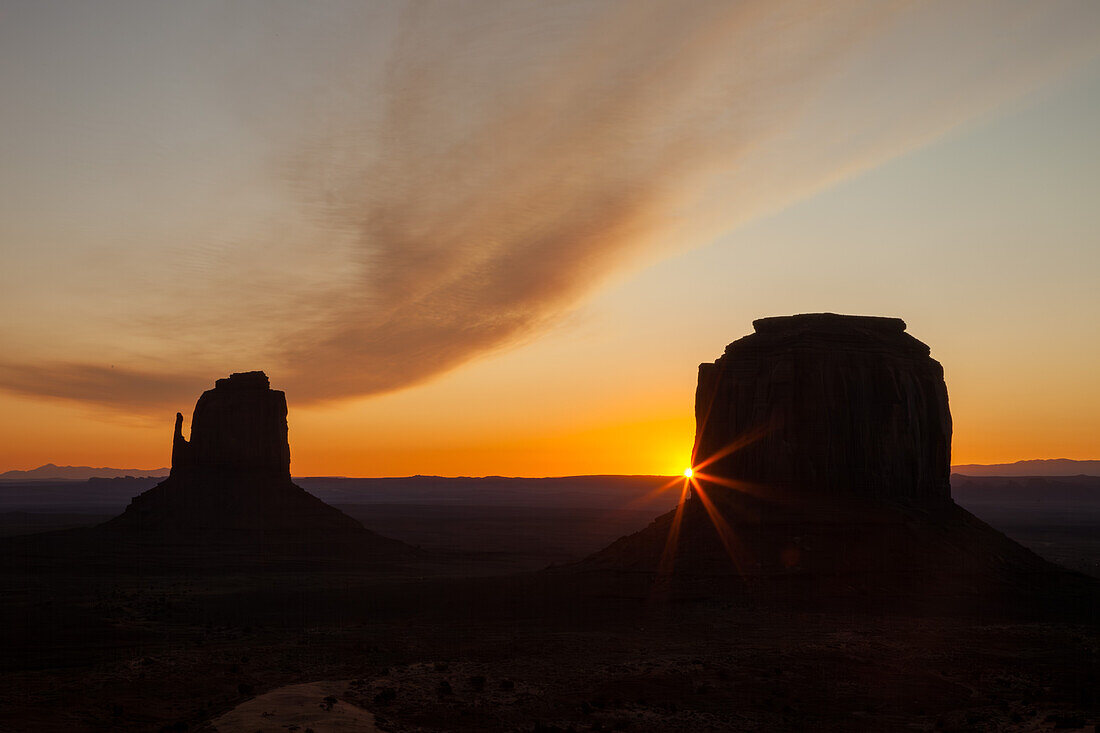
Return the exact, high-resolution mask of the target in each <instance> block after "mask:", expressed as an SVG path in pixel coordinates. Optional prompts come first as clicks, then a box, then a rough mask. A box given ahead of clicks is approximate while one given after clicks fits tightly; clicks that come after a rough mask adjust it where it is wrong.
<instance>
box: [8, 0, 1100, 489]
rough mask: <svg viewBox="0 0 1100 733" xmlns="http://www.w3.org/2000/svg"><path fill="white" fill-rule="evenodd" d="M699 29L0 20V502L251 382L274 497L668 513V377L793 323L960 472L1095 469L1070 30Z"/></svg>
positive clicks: (960, 25) (60, 7)
mask: <svg viewBox="0 0 1100 733" xmlns="http://www.w3.org/2000/svg"><path fill="white" fill-rule="evenodd" d="M693 8H694V10H693V12H691V13H685V12H683V8H682V6H681V5H680V4H678V3H674V2H665V1H663V0H654V1H652V2H649V1H647V2H640V3H613V2H563V3H553V4H545V5H544V4H537V3H535V4H529V5H517V6H515V7H514V8H512V9H511V10H510V11H509V12H502V11H501V9H500V6H498V5H496V4H493V3H483V2H478V1H475V2H470V3H461V4H460V3H427V4H425V5H421V6H415V7H414V6H413V5H412V4H409V3H406V2H402V1H400V0H395V1H394V2H382V3H369V4H360V3H352V2H330V3H321V4H317V5H314V4H309V5H308V6H301V7H299V6H293V5H292V6H278V7H276V6H266V5H251V4H248V3H244V4H239V5H236V4H235V5H233V6H229V7H225V6H223V5H220V4H217V3H205V2H199V3H186V4H175V3H139V2H125V1H122V0H119V1H118V2H108V3H104V4H98V3H97V4H94V5H88V4H82V3H56V4H54V3H13V4H11V5H10V6H5V8H4V10H3V11H2V15H0V21H2V22H0V93H2V94H3V98H4V99H5V100H6V102H5V104H4V105H3V108H2V109H0V123H2V124H0V129H3V130H4V133H3V135H2V136H0V160H2V161H3V165H0V304H2V309H3V311H2V312H3V313H4V318H3V319H0V343H2V344H3V347H4V348H3V349H2V350H0V415H3V417H2V418H0V472H3V471H6V470H9V469H30V468H33V467H36V466H39V465H42V464H45V463H51V462H52V463H55V464H59V465H90V466H114V467H120V468H143V469H147V468H157V467H162V466H166V465H168V463H169V461H170V452H171V436H172V427H173V418H174V415H175V413H176V412H177V411H178V412H181V413H183V415H184V424H185V432H186V429H187V426H188V425H189V424H190V419H191V412H192V410H193V408H194V405H195V400H196V399H197V398H198V396H199V394H201V392H202V391H203V390H205V389H209V388H211V387H212V386H213V383H214V380H215V379H218V378H221V377H224V376H227V375H228V374H229V373H231V372H237V371H248V370H263V371H265V372H266V373H267V374H268V376H269V377H270V379H271V386H272V388H274V389H280V390H284V391H285V392H286V395H287V401H288V404H289V411H290V412H289V424H290V443H291V459H292V464H291V466H292V471H293V472H294V474H295V475H299V476H301V475H347V476H401V475H412V474H434V475H467V476H484V475H509V476H554V475H581V474H659V475H667V476H679V475H680V474H682V475H683V476H684V477H685V479H686V480H692V479H693V478H699V477H700V475H701V473H702V472H705V466H698V465H694V464H693V463H692V462H691V455H690V454H691V450H692V443H693V437H694V433H695V415H694V400H695V387H696V379H697V367H698V365H699V364H700V363H703V362H712V361H714V360H715V359H716V358H718V357H719V356H720V355H721V354H722V351H723V349H724V348H725V346H726V344H728V343H729V342H731V341H733V340H735V339H738V338H740V337H742V336H744V335H746V334H748V333H750V332H751V331H752V321H753V320H754V319H756V318H761V317H766V316H773V315H786V314H793V313H800V312H820V311H829V312H836V313H852V314H867V315H885V316H896V317H899V318H902V319H904V320H905V321H906V322H907V324H908V332H909V333H910V334H911V335H912V336H914V337H915V338H917V339H920V340H921V341H923V342H925V343H927V344H928V345H929V346H930V347H931V350H932V357H933V358H934V359H936V360H938V361H939V362H940V363H941V364H942V365H943V367H944V370H945V374H946V382H947V386H948V390H949V394H950V403H951V410H952V415H953V418H954V440H953V446H952V456H951V459H952V463H953V464H964V463H1002V462H1012V461H1016V460H1022V459H1032V458H1072V459H1096V458H1100V381H1098V380H1097V379H1096V374H1097V373H1098V372H1100V341H1098V340H1097V339H1096V337H1095V332H1096V324H1097V323H1100V294H1098V290H1097V288H1096V283H1095V279H1096V274H1097V273H1098V272H1100V243H1098V242H1097V234H1096V232H1097V231H1100V210H1098V209H1097V207H1096V206H1095V202H1096V201H1097V200H1100V177H1098V176H1097V175H1096V171H1097V170H1100V141H1098V139H1097V136H1096V134H1095V131H1096V130H1097V129H1100V60H1098V56H1100V5H1097V4H1093V3H1086V2H1068V1H1067V2H1052V3H1049V4H1043V5H1042V6H1036V5H1033V4H1031V3H1024V2H1005V3H985V2H977V3H973V4H967V5H966V6H965V7H959V6H956V5H954V4H950V3H894V2H886V3H867V2H858V1H853V2H850V3H821V2H809V1H807V2H796V3H790V4H782V5H781V6H780V5H776V4H772V3H769V2H763V1H762V0H761V1H759V2H747V3H738V4H730V3H723V2H714V3H709V2H702V3H698V4H697V5H695V6H693ZM685 465H688V466H689V467H688V468H686V469H685V468H684V466H685ZM693 471H694V476H693ZM677 485H679V484H677Z"/></svg>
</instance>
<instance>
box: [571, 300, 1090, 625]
mask: <svg viewBox="0 0 1100 733" xmlns="http://www.w3.org/2000/svg"><path fill="white" fill-rule="evenodd" d="M753 326H754V328H755V332H754V333H752V334H750V335H748V336H745V337H744V338H741V339H738V340H737V341H734V342H733V343H731V344H730V345H729V346H728V347H727V348H726V350H725V353H724V354H723V355H722V356H721V357H720V358H719V359H718V360H716V361H715V362H714V363H711V364H702V365H700V367H699V383H698V388H697V391H696V399H695V416H696V438H695V448H694V452H693V453H694V455H693V459H692V464H693V468H694V478H693V479H692V481H690V482H689V483H688V484H687V485H686V487H685V488H686V491H685V495H686V496H688V498H687V500H686V501H684V502H683V503H682V504H681V505H680V506H679V507H678V508H677V509H676V510H674V511H671V512H669V513H668V514H666V515H663V516H661V517H659V518H658V519H656V520H655V521H654V522H653V524H651V525H650V526H649V527H648V528H646V529H644V530H642V531H640V532H638V533H635V534H633V535H630V536H628V537H623V538H621V539H620V540H618V541H617V542H615V543H613V544H612V545H610V546H609V547H607V548H606V549H604V550H602V551H601V552H599V553H597V554H596V555H593V556H592V557H590V558H588V560H586V561H584V562H582V563H581V564H579V565H578V566H577V568H578V569H581V570H611V571H614V572H620V573H622V572H626V573H631V574H634V575H635V576H636V575H637V574H638V573H642V574H650V575H652V576H654V577H655V579H656V586H655V587H657V588H663V589H665V590H670V591H672V592H676V593H680V594H685V595H689V596H691V595H694V596H707V595H713V594H715V593H726V592H728V591H729V589H730V587H731V586H733V587H734V588H737V589H740V590H741V591H744V592H745V593H746V594H748V595H750V596H753V597H758V598H762V597H769V596H774V595H780V596H783V597H794V598H798V599H801V600H803V601H806V602H809V603H819V602H824V601H825V599H829V598H838V597H847V598H849V599H851V598H857V599H858V598H864V599H874V601H873V602H876V603H877V602H879V601H882V600H883V599H887V598H890V599H894V600H897V599H904V600H905V601H906V603H908V604H911V605H912V606H913V607H921V608H932V607H937V606H938V605H940V603H941V601H942V602H943V603H944V604H948V605H951V606H953V607H955V608H958V607H959V605H960V603H961V604H963V605H969V606H981V605H983V604H988V603H990V602H994V603H996V602H1005V603H1015V602H1018V601H1019V600H1020V599H1024V601H1025V602H1028V600H1029V599H1030V600H1036V599H1038V598H1039V597H1040V595H1041V594H1042V593H1047V594H1048V595H1049V594H1050V593H1055V592H1057V593H1058V594H1059V597H1060V598H1062V600H1064V601H1066V602H1068V603H1071V604H1072V603H1075V602H1077V601H1081V602H1085V600H1084V599H1086V598H1095V597H1096V594H1095V590H1096V589H1095V585H1096V584H1094V583H1090V582H1089V581H1087V580H1086V579H1084V578H1078V577H1076V576H1072V575H1071V574H1070V573H1069V572H1068V571H1064V570H1062V569H1061V568H1058V567H1057V566H1054V565H1052V564H1050V563H1048V562H1046V561H1044V560H1042V559H1041V558H1039V557H1038V556H1037V555H1035V554H1034V553H1032V552H1031V551H1030V550H1027V549H1025V548H1024V547H1022V546H1020V545H1018V544H1017V543H1015V542H1013V541H1012V540H1010V539H1008V538H1007V537H1005V536H1004V535H1003V534H1001V533H1000V532H998V531H996V530H994V529H992V528H991V527H989V526H988V525H986V524H984V523H983V522H981V521H980V520H978V519H977V518H975V517H974V516H973V515H971V514H970V513H969V512H967V511H965V510H963V509H962V508H960V507H959V506H958V505H956V504H955V503H954V502H953V501H952V499H951V494H950V491H951V489H950V483H949V476H950V449H951V414H950V410H949V408H948V398H947V388H946V385H945V383H944V378H943V369H942V367H941V366H940V364H939V363H938V362H936V361H935V360H934V359H932V358H931V356H930V350H929V347H928V346H927V345H925V344H923V343H921V342H920V341H918V340H917V339H915V338H913V337H912V336H910V335H909V334H907V333H906V332H905V323H904V322H903V321H901V320H899V319H896V318H879V317H867V316H845V315H836V314H832V313H814V314H804V315H796V316H787V317H777V318H764V319H760V320H757V321H754V322H753ZM1063 592H1066V593H1068V594H1069V595H1068V596H1066V595H1065V594H1064V593H1063ZM1082 593H1083V595H1081V594H1082ZM1010 597H1011V598H1012V599H1014V600H1013V601H1009V600H1008V599H1009V598H1010ZM869 602H870V601H869Z"/></svg>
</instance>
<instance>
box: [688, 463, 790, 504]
mask: <svg viewBox="0 0 1100 733" xmlns="http://www.w3.org/2000/svg"><path fill="white" fill-rule="evenodd" d="M695 479H696V480H697V481H706V482H707V483H710V484H717V485H719V486H725V487H726V488H729V489H733V490H735V491H739V492H741V493H742V494H748V495H749V496H755V497H756V498H758V499H768V500H772V501H775V500H778V499H779V498H780V497H778V496H777V495H776V494H775V492H773V491H770V490H768V488H767V487H765V486H761V485H760V484H754V483H752V482H750V481H740V480H737V479H728V478H724V477H722V476H715V475H714V474H712V473H705V472H703V471H699V470H696V471H695Z"/></svg>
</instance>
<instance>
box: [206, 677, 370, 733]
mask: <svg viewBox="0 0 1100 733" xmlns="http://www.w3.org/2000/svg"><path fill="white" fill-rule="evenodd" d="M347 686H348V683H347V681H346V680H345V681H342V682H340V681H336V682H307V683H305V684H302V685H287V686H286V687H279V688H277V689H275V690H272V691H271V692H268V693H267V694H265V695H260V696H259V697H255V698H252V699H251V700H249V701H248V702H243V703H241V704H240V705H238V706H237V707H235V708H233V709H232V710H230V711H229V712H228V713H226V714H225V715H222V716H220V717H218V718H215V719H214V720H213V721H212V723H213V725H214V727H215V728H216V729H217V730H218V733H257V732H258V731H264V732H265V733H267V732H268V731H270V732H271V733H276V731H277V732H278V733H285V732H286V731H297V732H298V733H306V731H307V730H312V731H313V733H344V732H345V731H346V732H349V733H350V732H351V731H356V732H359V731H362V732H363V733H371V732H372V731H377V730H378V728H376V727H375V726H374V716H373V715H371V714H370V712H368V711H367V710H364V709H363V708H361V707H358V706H356V705H352V704H351V703H349V702H346V701H344V699H343V696H344V693H345V691H346V690H347ZM326 698H328V700H326ZM333 698H335V702H333Z"/></svg>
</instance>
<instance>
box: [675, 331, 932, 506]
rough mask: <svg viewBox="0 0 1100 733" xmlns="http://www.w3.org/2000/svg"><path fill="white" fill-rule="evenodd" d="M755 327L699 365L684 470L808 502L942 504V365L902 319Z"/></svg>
mask: <svg viewBox="0 0 1100 733" xmlns="http://www.w3.org/2000/svg"><path fill="white" fill-rule="evenodd" d="M753 327H754V328H755V333H753V334H750V335H748V336H745V337H744V338H741V339H738V340H737V341H734V342H733V343H732V344H730V345H729V346H727V347H726V350H725V353H724V354H723V355H722V356H721V358H719V359H718V360H717V361H716V362H714V363H713V364H702V365H700V367H699V386H698V390H697V392H696V397H695V415H696V423H697V428H696V441H695V449H694V453H693V455H694V458H693V463H695V464H696V465H698V464H707V465H706V469H705V471H706V473H708V474H712V475H715V476H718V477H721V478H724V479H728V480H733V481H745V482H751V483H752V484H755V485H758V486H761V487H764V488H765V489H771V490H776V491H783V492H795V493H801V494H804V495H813V496H815V497H817V498H821V497H824V496H834V497H837V498H838V499H840V498H843V499H852V498H861V499H871V500H874V501H878V502H888V503H901V504H908V505H915V506H922V507H926V508H934V507H943V506H946V505H948V504H949V503H950V501H951V487H950V463H951V456H950V451H951V413H950V411H949V410H948V405H947V387H946V385H945V384H944V380H943V368H942V367H941V366H940V364H939V362H937V361H935V360H934V359H932V358H931V357H930V356H929V348H928V346H926V345H925V344H923V343H921V342H920V341H918V340H917V339H915V338H913V337H912V336H910V335H909V334H907V333H905V322H904V321H901V320H900V319H897V318H878V317H868V316H842V315H835V314H832V313H814V314H806V315H797V316H785V317H777V318H763V319H760V320H757V321H754V322H753ZM719 491H720V490H719Z"/></svg>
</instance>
